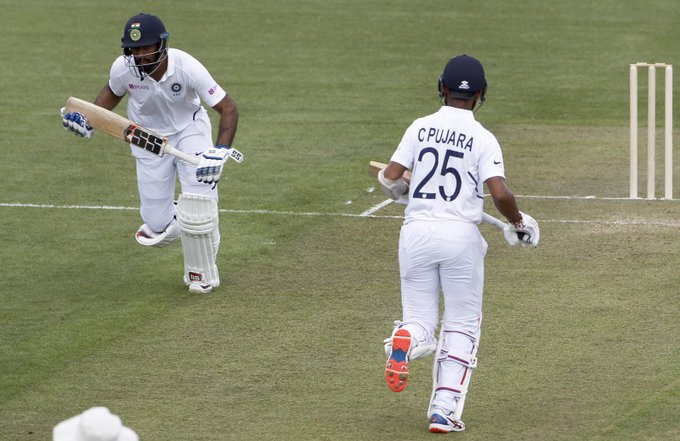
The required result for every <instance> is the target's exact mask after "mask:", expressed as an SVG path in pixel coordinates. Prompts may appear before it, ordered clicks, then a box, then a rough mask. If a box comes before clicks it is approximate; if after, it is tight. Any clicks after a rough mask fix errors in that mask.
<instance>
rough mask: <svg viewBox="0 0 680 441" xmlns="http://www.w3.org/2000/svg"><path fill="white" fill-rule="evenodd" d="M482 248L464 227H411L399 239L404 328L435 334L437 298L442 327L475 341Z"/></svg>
mask: <svg viewBox="0 0 680 441" xmlns="http://www.w3.org/2000/svg"><path fill="white" fill-rule="evenodd" d="M486 250H487V243H486V241H485V240H484V238H483V237H482V235H481V234H480V232H479V229H478V228H477V225H475V224H472V223H468V222H456V221H411V222H409V223H407V224H405V225H403V226H402V228H401V234H400V236H399V269H400V273H401V301H402V308H403V321H404V322H417V323H419V324H420V325H422V326H423V327H424V328H425V329H427V330H428V331H429V332H432V333H434V332H435V329H436V328H437V324H438V323H439V293H440V290H441V292H442V293H443V296H444V312H443V316H442V326H443V328H444V329H445V330H447V331H459V332H463V333H466V334H469V335H471V336H474V337H475V338H476V339H479V334H480V327H481V320H482V292H483V290H484V256H485V254H486Z"/></svg>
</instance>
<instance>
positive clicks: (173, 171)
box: [130, 110, 218, 232]
mask: <svg viewBox="0 0 680 441" xmlns="http://www.w3.org/2000/svg"><path fill="white" fill-rule="evenodd" d="M168 142H169V143H170V144H171V145H172V146H173V147H175V148H176V149H178V150H181V151H183V152H185V153H189V154H191V155H193V154H195V153H198V152H202V151H203V150H205V149H208V148H210V147H212V146H213V139H212V128H211V126H210V119H209V118H208V114H207V113H206V111H205V110H203V111H201V112H199V113H198V114H197V119H196V120H195V121H194V123H193V124H191V125H190V126H189V127H187V128H186V129H184V130H182V131H181V132H180V133H177V134H175V135H172V136H169V137H168ZM130 148H131V149H132V155H133V156H134V157H135V158H136V160H137V187H138V189H139V199H140V209H139V211H140V214H141V216H142V220H143V221H144V223H145V224H147V225H148V226H149V227H150V228H151V229H152V230H153V231H156V232H161V231H163V230H165V227H166V226H167V225H168V224H169V223H170V222H171V221H172V219H173V217H174V216H175V205H174V199H175V182H176V177H177V176H179V182H180V185H181V189H182V192H184V193H194V194H199V195H205V196H211V197H214V198H215V199H217V198H218V194H217V186H214V185H213V184H206V183H203V182H198V180H196V167H195V166H193V165H190V164H187V163H185V162H184V161H181V160H179V159H177V158H175V157H174V156H171V155H165V156H163V157H162V158H159V157H158V156H156V155H154V154H152V153H149V152H147V151H146V150H143V149H140V148H139V147H135V146H130ZM213 187H215V188H213Z"/></svg>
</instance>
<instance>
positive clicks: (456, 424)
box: [430, 408, 465, 433]
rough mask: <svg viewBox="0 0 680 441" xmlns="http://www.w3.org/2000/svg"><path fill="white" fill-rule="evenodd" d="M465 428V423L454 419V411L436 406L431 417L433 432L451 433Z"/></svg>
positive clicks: (431, 430)
mask: <svg viewBox="0 0 680 441" xmlns="http://www.w3.org/2000/svg"><path fill="white" fill-rule="evenodd" d="M463 430H465V423H463V422H462V421H458V420H454V419H453V412H446V411H444V410H443V409H440V408H435V409H434V412H433V413H432V416H431V417H430V432H431V433H450V432H462V431H463Z"/></svg>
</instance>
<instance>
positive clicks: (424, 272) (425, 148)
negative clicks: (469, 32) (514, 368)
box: [378, 55, 539, 433]
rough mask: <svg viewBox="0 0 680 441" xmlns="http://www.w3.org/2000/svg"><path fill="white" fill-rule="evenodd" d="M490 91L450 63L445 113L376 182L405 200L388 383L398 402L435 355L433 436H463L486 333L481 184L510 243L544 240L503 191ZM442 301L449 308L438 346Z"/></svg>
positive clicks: (422, 122)
mask: <svg viewBox="0 0 680 441" xmlns="http://www.w3.org/2000/svg"><path fill="white" fill-rule="evenodd" d="M486 88H487V82H486V77H485V75H484V69H483V67H482V65H481V63H480V62H479V61H478V60H477V59H475V58H473V57H470V56H467V55H461V56H457V57H454V58H452V59H451V60H450V61H449V62H448V63H447V64H446V67H445V69H444V72H443V74H442V75H441V77H440V78H439V94H440V97H441V98H442V103H443V105H442V107H441V108H440V109H439V110H438V111H437V112H436V113H433V114H432V115H429V116H425V117H423V118H419V119H417V120H415V121H414V122H413V123H412V124H411V126H410V127H409V128H408V129H407V130H406V132H405V133H404V136H403V138H402V140H401V142H400V143H399V146H398V147H397V150H396V151H395V152H394V154H393V155H392V158H391V160H390V163H389V165H388V166H387V167H386V168H385V169H384V170H382V171H381V172H380V173H379V174H378V179H379V181H380V184H381V186H382V188H383V190H384V191H385V192H386V193H387V194H388V195H389V196H390V197H392V198H393V199H395V200H397V199H399V198H400V197H402V196H403V195H404V194H406V193H408V205H407V207H406V211H405V219H404V224H403V226H402V228H401V233H400V238H399V269H400V274H401V301H402V309H403V318H402V320H400V321H397V322H396V325H395V327H394V329H393V331H392V335H391V336H390V338H388V339H386V340H385V352H386V354H387V356H388V358H387V363H386V368H385V378H386V380H387V384H388V386H389V387H390V388H391V389H392V390H393V391H395V392H400V391H401V390H403V389H404V387H405V386H406V383H407V381H408V374H409V367H408V363H409V361H410V360H413V359H416V358H421V357H425V356H427V355H430V354H432V353H435V360H434V365H433V379H432V380H433V386H432V396H431V399H430V405H429V408H428V418H429V419H430V423H429V430H430V432H443V433H448V432H454V431H462V430H464V429H465V425H464V424H463V422H462V420H461V415H462V411H463V405H464V400H465V396H466V394H467V392H468V385H469V383H470V376H471V374H472V370H473V369H474V368H475V366H476V365H477V358H476V353H477V348H478V346H479V338H480V328H481V323H482V292H483V288H484V256H485V254H486V250H487V243H486V241H485V240H484V238H483V237H482V235H481V234H480V232H479V229H478V228H477V225H478V224H479V223H480V222H481V220H482V213H483V203H484V184H486V186H487V188H488V190H489V193H490V194H491V197H492V198H493V202H494V204H495V206H496V208H497V209H498V211H499V212H500V213H501V214H503V215H504V216H505V217H506V218H507V219H508V221H509V223H508V225H507V227H506V228H505V231H504V234H505V237H506V239H507V241H508V242H509V243H510V244H512V245H514V244H518V243H521V244H523V245H531V246H535V245H537V244H538V240H539V229H538V224H537V223H536V221H535V220H534V219H533V218H532V217H531V216H529V215H527V214H525V213H522V212H520V211H519V210H518V207H517V203H516V200H515V197H514V195H513V193H512V192H511V190H510V189H509V187H508V186H507V184H506V182H505V173H504V167H503V155H502V153H501V148H500V146H499V144H498V141H497V140H496V138H495V137H494V135H493V134H492V133H491V132H489V131H488V130H486V129H485V128H484V127H483V126H482V125H481V124H480V123H479V122H477V121H476V120H475V116H474V114H473V110H474V109H475V106H476V105H477V103H480V104H481V103H482V102H483V101H484V98H485V94H486ZM407 170H412V174H411V177H410V182H409V181H407V180H405V179H404V173H405V172H406V171H407ZM440 291H441V292H442V294H443V299H444V302H443V306H444V307H443V314H442V318H441V327H440V330H439V339H438V341H437V338H435V331H436V328H437V325H438V324H439V321H440V317H439V316H440V314H439V300H440V299H439V295H440Z"/></svg>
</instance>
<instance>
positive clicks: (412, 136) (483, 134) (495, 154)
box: [391, 106, 505, 224]
mask: <svg viewBox="0 0 680 441" xmlns="http://www.w3.org/2000/svg"><path fill="white" fill-rule="evenodd" d="M391 160H392V161H394V162H398V163H399V164H401V165H403V166H404V167H406V168H409V169H411V170H412V172H413V175H412V177H411V184H410V186H409V202H408V205H407V207H406V212H405V221H404V222H405V223H408V222H410V221H414V220H457V221H465V222H472V223H475V224H479V223H480V222H481V221H482V213H483V210H484V181H486V180H487V179H489V178H491V177H494V176H501V177H505V172H504V167H503V154H502V152H501V148H500V145H499V144H498V141H497V140H496V137H495V136H494V135H493V134H492V133H491V132H489V131H488V130H487V129H485V128H484V127H483V126H482V125H481V124H480V123H479V122H477V121H476V120H475V117H474V113H473V112H472V111H470V110H464V109H459V108H454V107H449V106H442V107H441V108H440V109H439V110H438V111H437V112H436V113H433V114H432V115H428V116H425V117H423V118H419V119H417V120H415V121H414V122H413V123H412V124H411V126H410V127H409V128H408V129H406V132H405V133H404V136H403V138H402V140H401V142H400V143H399V146H398V147H397V150H396V151H395V152H394V154H393V155H392V158H391Z"/></svg>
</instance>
